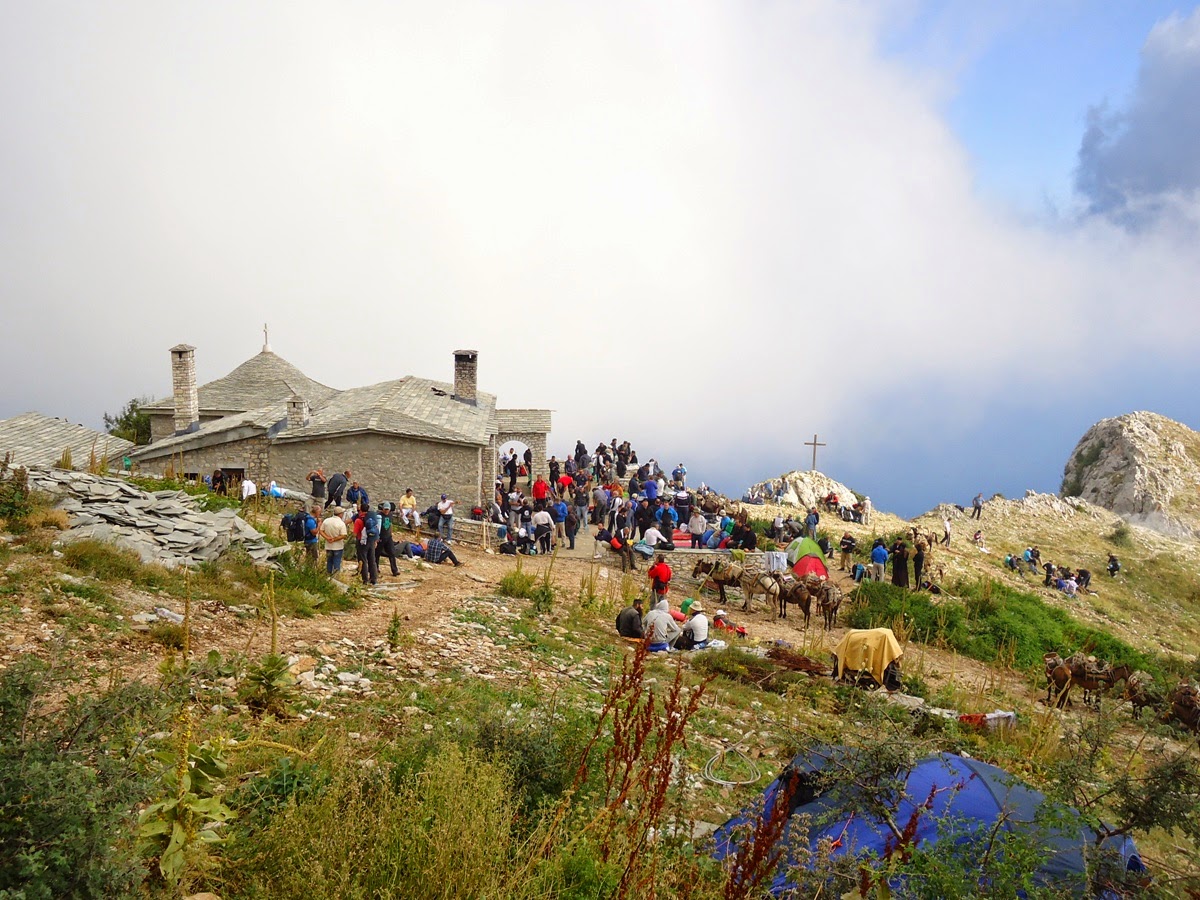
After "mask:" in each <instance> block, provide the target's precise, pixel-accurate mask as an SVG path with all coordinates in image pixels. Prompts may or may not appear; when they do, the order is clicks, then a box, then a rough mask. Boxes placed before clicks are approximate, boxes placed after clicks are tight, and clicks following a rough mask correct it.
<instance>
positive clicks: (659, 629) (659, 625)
mask: <svg viewBox="0 0 1200 900" xmlns="http://www.w3.org/2000/svg"><path fill="white" fill-rule="evenodd" d="M642 632H643V633H644V634H645V635H646V649H647V650H649V651H650V652H651V653H662V652H664V651H668V650H670V649H671V645H672V644H674V643H675V641H676V639H678V637H679V635H680V634H682V632H683V629H681V628H680V627H679V623H678V622H676V621H675V619H674V618H673V617H672V615H671V613H670V611H669V608H668V605H667V601H666V600H665V599H663V600H660V601H658V603H656V604H654V606H653V607H651V609H650V612H648V613H646V618H645V619H644V620H642Z"/></svg>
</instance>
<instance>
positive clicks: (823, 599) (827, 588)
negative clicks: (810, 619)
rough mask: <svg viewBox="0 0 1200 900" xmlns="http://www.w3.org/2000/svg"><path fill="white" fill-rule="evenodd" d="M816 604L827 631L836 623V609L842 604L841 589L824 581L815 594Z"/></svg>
mask: <svg viewBox="0 0 1200 900" xmlns="http://www.w3.org/2000/svg"><path fill="white" fill-rule="evenodd" d="M817 606H819V607H820V609H821V616H822V617H823V618H824V619H825V630H826V631H828V630H829V629H831V628H832V627H833V626H834V625H836V624H837V616H838V610H839V609H841V606H842V589H841V588H839V587H838V586H837V585H836V584H831V583H830V582H828V581H826V582H825V583H824V584H823V585H821V589H820V592H819V593H818V594H817Z"/></svg>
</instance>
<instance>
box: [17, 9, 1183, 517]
mask: <svg viewBox="0 0 1200 900" xmlns="http://www.w3.org/2000/svg"><path fill="white" fill-rule="evenodd" d="M0 120H3V121H4V122H5V138H6V139H5V141H3V142H0V297H3V298H4V300H3V302H4V313H5V324H6V328H7V329H8V333H9V334H10V335H18V336H21V337H19V338H18V339H15V340H10V342H9V344H8V346H7V347H6V351H5V353H3V354H0V381H2V382H3V383H4V384H5V385H6V389H5V391H4V392H2V393H0V416H8V415H13V414H16V413H19V412H23V411H25V410H28V409H37V410H40V411H42V412H45V413H49V414H53V415H59V416H64V417H67V418H70V419H72V420H74V421H79V422H85V423H88V424H93V425H95V424H99V421H100V417H101V414H102V413H103V412H104V411H105V410H109V411H113V410H116V409H118V408H119V407H120V406H121V405H122V404H123V403H124V402H125V401H126V400H127V399H129V398H130V397H134V396H140V395H151V396H163V395H165V394H166V393H167V391H168V388H169V369H168V366H167V351H168V348H169V347H171V346H173V345H175V344H177V343H180V342H181V341H182V342H186V343H190V344H193V345H195V346H196V347H197V348H198V350H197V366H198V370H199V376H200V378H201V379H202V380H209V379H214V378H218V377H220V376H222V375H224V374H225V373H227V372H228V371H229V370H230V369H232V368H233V367H234V366H236V365H237V364H238V363H240V362H242V361H243V360H245V359H246V358H248V357H249V356H251V355H253V354H254V353H255V352H257V350H258V348H259V346H260V343H261V327H262V323H263V322H269V323H270V325H271V343H272V345H273V346H274V349H275V350H276V351H277V352H278V353H280V354H281V355H283V356H284V357H285V358H287V359H288V360H290V361H291V362H293V363H295V364H296V365H298V366H299V367H300V368H301V369H303V370H304V371H305V372H306V373H307V374H308V375H309V376H310V377H312V378H315V379H317V380H319V381H321V382H323V383H326V384H330V385H333V386H337V387H353V386H356V385H361V384H369V383H372V382H377V381H382V380H385V379H390V378H396V377H398V376H401V375H405V374H415V375H420V376H423V377H432V378H442V379H448V378H450V377H451V369H450V362H449V361H450V358H451V353H452V351H453V350H455V349H458V348H460V347H471V348H475V349H478V350H479V352H480V357H479V359H480V385H481V388H482V389H484V390H487V391H490V392H493V393H495V394H497V395H498V396H499V398H500V401H501V404H502V405H504V406H511V407H548V408H551V409H553V410H554V411H555V419H554V421H555V432H554V435H553V436H552V444H551V449H556V450H558V451H559V452H563V451H565V450H568V449H569V448H570V447H571V446H572V444H573V443H574V440H575V438H576V437H583V438H585V439H586V440H588V441H595V440H598V439H600V438H601V437H603V438H605V439H607V438H608V437H611V436H612V435H613V434H616V435H618V436H619V437H628V438H630V439H631V440H633V442H634V443H635V445H636V446H638V447H639V449H641V450H642V451H644V452H645V453H649V454H651V455H656V456H659V458H660V459H661V458H663V457H667V458H672V459H684V460H686V461H687V462H688V464H689V467H690V468H691V470H692V473H693V475H694V476H696V477H700V478H705V479H706V480H708V481H709V482H710V483H713V484H716V485H717V486H719V487H721V488H722V489H724V490H727V491H729V492H731V493H740V492H741V490H742V489H743V488H744V487H745V486H746V485H748V484H750V483H752V482H754V481H759V480H762V479H765V478H768V477H772V476H774V475H777V474H779V473H780V472H782V471H786V470H789V469H793V468H798V467H803V466H804V464H805V461H806V460H807V459H808V458H809V457H808V453H807V452H806V451H805V450H804V448H803V446H802V442H803V441H805V440H808V439H809V438H810V437H811V435H812V434H813V432H814V431H815V432H819V433H820V434H821V435H822V437H823V438H824V439H826V440H828V442H829V446H828V448H826V450H825V451H824V453H823V455H822V457H821V468H822V469H824V470H825V471H827V472H828V474H830V475H832V476H834V477H836V478H838V479H839V480H842V481H844V482H846V483H848V484H849V485H851V486H852V487H855V488H859V489H862V490H866V491H868V492H869V493H870V494H871V495H872V499H873V500H874V501H875V502H876V504H877V505H878V506H879V507H880V508H884V509H892V510H895V511H897V512H900V513H904V514H914V513H918V512H921V511H923V510H924V509H927V508H929V507H931V506H932V505H934V504H936V503H937V502H939V501H941V500H955V501H958V502H964V501H965V500H967V499H969V498H970V497H971V496H973V495H974V494H975V493H976V492H977V491H979V490H983V491H984V492H985V493H989V494H990V493H992V492H994V491H1001V492H1003V493H1005V494H1008V495H1013V494H1019V493H1020V492H1021V491H1023V490H1024V489H1025V488H1029V487H1032V488H1037V489H1042V490H1053V489H1055V488H1056V487H1057V486H1058V481H1059V478H1060V474H1061V470H1062V466H1063V463H1064V462H1065V460H1066V458H1067V455H1068V454H1069V453H1070V451H1071V449H1072V448H1073V446H1074V444H1075V442H1076V440H1078V438H1079V437H1080V436H1081V435H1082V433H1083V431H1084V430H1086V428H1087V426H1089V425H1090V424H1091V423H1092V422H1094V421H1096V420H1097V419H1099V418H1101V417H1104V416H1111V415H1119V414H1120V413H1123V412H1127V411H1130V410H1133V409H1138V408H1145V409H1151V410H1154V411H1157V412H1160V413H1163V414H1165V415H1168V416H1172V417H1174V418H1177V419H1180V420H1182V421H1184V422H1185V423H1187V424H1190V425H1193V426H1194V425H1197V424H1200V410H1198V409H1197V401H1195V400H1193V399H1192V395H1193V391H1192V389H1191V386H1192V385H1193V384H1194V383H1195V382H1196V378H1197V376H1198V375H1200V371H1198V369H1200V364H1198V363H1197V362H1196V361H1195V360H1196V354H1195V349H1194V335H1195V334H1197V333H1200V304H1198V303H1196V285H1197V284H1200V254H1196V252H1195V248H1196V246H1197V241H1198V240H1200V154H1197V153H1196V152H1195V148H1196V147H1197V146H1200V12H1197V10H1196V5H1195V4H1183V5H1180V4H1168V3H1158V2H1153V0H1150V2H1136V3H1134V2H1129V3H1086V4H1085V3H1082V2H1034V0H1018V2H1012V3H1006V4H978V3H972V4H966V3H950V2H941V3H936V2H935V3H922V2H919V0H902V2H889V3H884V2H873V0H863V2H860V3H846V2H842V0H807V2H804V3H768V4H742V3H721V2H696V0H662V2H661V3H655V4H646V3H634V2H613V3H606V4H587V3H563V2H560V0H513V2H512V3H506V4H503V5H500V4H494V3H490V2H485V0H463V2H462V3H460V4H453V5H445V4H422V3H418V2H415V0H414V2H404V0H395V2H392V0H359V2H356V3H354V4H346V5H342V6H339V7H330V6H328V5H327V4H324V3H319V2H316V0H288V2H284V0H263V2H262V3H256V4H252V5H244V4H243V5H240V6H239V5H221V4H209V5H206V6H204V7H203V8H197V7H195V6H194V5H191V4H185V3H182V2H180V3H176V2H170V0H168V2H163V3H157V4H151V5H146V4H143V3H138V2H133V0H130V2H120V0H118V2H115V3H113V4H105V5H104V6H103V7H99V6H97V5H96V4H93V3H87V2H74V3H73V2H70V0H66V2H64V3H61V4H52V5H48V4H8V5H6V6H3V7H0ZM51 341H52V342H53V343H52V344H51ZM50 346H52V347H53V349H54V350H55V353H54V354H53V358H52V361H51V359H50V358H49V356H48V353H47V348H48V347H50Z"/></svg>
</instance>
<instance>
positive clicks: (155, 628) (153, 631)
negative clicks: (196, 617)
mask: <svg viewBox="0 0 1200 900" xmlns="http://www.w3.org/2000/svg"><path fill="white" fill-rule="evenodd" d="M183 639H184V634H183V626H182V625H175V624H174V623H172V622H155V623H154V624H153V625H151V626H150V640H152V641H154V642H155V643H156V644H162V645H163V646H164V647H168V648H170V649H172V650H182V649H183Z"/></svg>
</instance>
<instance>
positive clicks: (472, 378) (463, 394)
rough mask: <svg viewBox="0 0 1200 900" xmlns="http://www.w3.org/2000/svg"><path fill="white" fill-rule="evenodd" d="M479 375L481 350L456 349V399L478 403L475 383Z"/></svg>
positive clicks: (473, 403) (472, 404)
mask: <svg viewBox="0 0 1200 900" xmlns="http://www.w3.org/2000/svg"><path fill="white" fill-rule="evenodd" d="M478 375H479V351H478V350H455V351H454V399H455V400H460V401H462V402H463V403H469V404H471V406H475V404H476V395H475V384H476V379H477V378H478Z"/></svg>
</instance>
